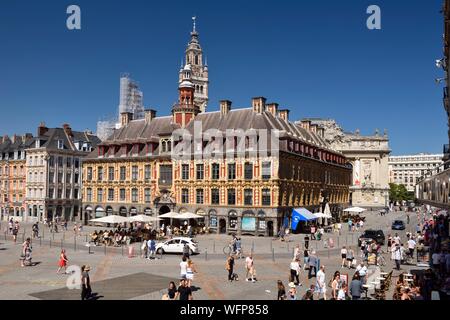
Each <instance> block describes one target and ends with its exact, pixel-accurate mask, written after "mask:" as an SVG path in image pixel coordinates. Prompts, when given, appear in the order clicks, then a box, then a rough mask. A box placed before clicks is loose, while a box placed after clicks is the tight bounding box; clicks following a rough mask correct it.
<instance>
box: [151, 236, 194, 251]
mask: <svg viewBox="0 0 450 320" xmlns="http://www.w3.org/2000/svg"><path fill="white" fill-rule="evenodd" d="M185 244H187V245H188V246H189V254H195V253H199V250H198V243H197V242H196V241H195V240H194V239H192V238H186V237H178V238H173V239H170V240H167V241H164V242H160V243H158V244H157V245H156V252H157V253H163V254H164V253H178V254H183V248H184V245H185Z"/></svg>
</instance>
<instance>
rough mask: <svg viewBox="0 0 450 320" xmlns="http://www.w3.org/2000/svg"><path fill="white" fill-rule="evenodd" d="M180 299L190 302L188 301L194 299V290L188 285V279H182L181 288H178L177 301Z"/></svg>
mask: <svg viewBox="0 0 450 320" xmlns="http://www.w3.org/2000/svg"><path fill="white" fill-rule="evenodd" d="M178 299H179V300H180V301H188V300H193V299H194V298H193V296H192V290H191V288H190V287H189V286H188V285H187V281H186V279H181V281H180V286H179V287H178V290H177V293H176V295H175V300H178Z"/></svg>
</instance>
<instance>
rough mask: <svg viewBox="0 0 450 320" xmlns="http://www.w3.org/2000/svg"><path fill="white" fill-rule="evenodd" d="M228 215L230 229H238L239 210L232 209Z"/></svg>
mask: <svg viewBox="0 0 450 320" xmlns="http://www.w3.org/2000/svg"><path fill="white" fill-rule="evenodd" d="M228 217H229V220H228V221H229V227H230V229H237V225H238V218H237V212H236V211H234V210H232V211H230V212H229V213H228Z"/></svg>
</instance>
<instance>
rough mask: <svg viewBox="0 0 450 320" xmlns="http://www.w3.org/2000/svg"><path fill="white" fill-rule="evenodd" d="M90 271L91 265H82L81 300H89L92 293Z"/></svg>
mask: <svg viewBox="0 0 450 320" xmlns="http://www.w3.org/2000/svg"><path fill="white" fill-rule="evenodd" d="M89 271H91V267H90V266H89V265H83V266H82V267H81V300H88V299H90V298H91V295H92V288H91V279H90V277H89Z"/></svg>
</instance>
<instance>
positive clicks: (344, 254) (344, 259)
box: [341, 246, 347, 268]
mask: <svg viewBox="0 0 450 320" xmlns="http://www.w3.org/2000/svg"><path fill="white" fill-rule="evenodd" d="M341 259H342V261H341V268H343V267H344V265H345V264H346V263H347V248H345V246H343V247H342V249H341Z"/></svg>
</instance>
